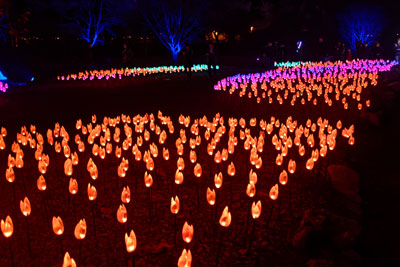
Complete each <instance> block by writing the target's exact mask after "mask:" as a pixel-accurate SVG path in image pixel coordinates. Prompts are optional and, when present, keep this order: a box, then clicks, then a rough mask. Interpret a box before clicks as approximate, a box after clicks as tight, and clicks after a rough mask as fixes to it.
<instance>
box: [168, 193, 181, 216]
mask: <svg viewBox="0 0 400 267" xmlns="http://www.w3.org/2000/svg"><path fill="white" fill-rule="evenodd" d="M179 208H180V204H179V198H178V196H175V199H174V198H173V197H171V208H170V209H171V213H172V214H178V212H179Z"/></svg>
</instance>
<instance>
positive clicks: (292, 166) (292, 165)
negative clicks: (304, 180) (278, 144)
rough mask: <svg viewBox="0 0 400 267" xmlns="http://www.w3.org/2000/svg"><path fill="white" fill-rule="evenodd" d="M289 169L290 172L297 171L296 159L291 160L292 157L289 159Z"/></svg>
mask: <svg viewBox="0 0 400 267" xmlns="http://www.w3.org/2000/svg"><path fill="white" fill-rule="evenodd" d="M288 171H289V173H294V172H295V171H296V161H294V160H291V159H290V160H289V163H288Z"/></svg>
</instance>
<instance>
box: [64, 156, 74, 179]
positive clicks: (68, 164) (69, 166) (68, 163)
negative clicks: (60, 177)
mask: <svg viewBox="0 0 400 267" xmlns="http://www.w3.org/2000/svg"><path fill="white" fill-rule="evenodd" d="M72 172H73V170H72V160H71V159H70V158H67V160H66V161H65V162H64V173H65V175H67V176H71V175H72Z"/></svg>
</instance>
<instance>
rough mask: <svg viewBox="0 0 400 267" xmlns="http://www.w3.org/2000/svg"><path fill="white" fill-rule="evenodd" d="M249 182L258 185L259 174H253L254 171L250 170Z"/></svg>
mask: <svg viewBox="0 0 400 267" xmlns="http://www.w3.org/2000/svg"><path fill="white" fill-rule="evenodd" d="M249 182H250V183H253V184H257V173H256V172H253V170H250V173H249Z"/></svg>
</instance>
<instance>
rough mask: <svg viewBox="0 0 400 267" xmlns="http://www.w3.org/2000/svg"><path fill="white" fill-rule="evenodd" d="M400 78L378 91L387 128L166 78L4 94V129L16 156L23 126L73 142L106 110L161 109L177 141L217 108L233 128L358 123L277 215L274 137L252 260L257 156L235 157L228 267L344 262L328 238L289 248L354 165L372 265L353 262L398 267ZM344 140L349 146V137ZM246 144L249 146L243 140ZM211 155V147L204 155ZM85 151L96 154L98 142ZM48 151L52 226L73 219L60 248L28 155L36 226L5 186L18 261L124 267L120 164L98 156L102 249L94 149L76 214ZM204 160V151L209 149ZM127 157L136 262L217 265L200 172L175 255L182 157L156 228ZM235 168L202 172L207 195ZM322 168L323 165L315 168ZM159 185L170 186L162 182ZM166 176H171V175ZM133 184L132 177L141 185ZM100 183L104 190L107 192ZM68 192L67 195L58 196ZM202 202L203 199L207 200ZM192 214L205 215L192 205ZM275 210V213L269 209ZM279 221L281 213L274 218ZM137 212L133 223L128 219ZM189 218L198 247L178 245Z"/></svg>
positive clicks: (0, 241) (0, 249) (159, 188)
mask: <svg viewBox="0 0 400 267" xmlns="http://www.w3.org/2000/svg"><path fill="white" fill-rule="evenodd" d="M242 72H243V71H242ZM399 76H400V75H399V73H398V72H393V73H390V74H382V76H381V77H380V80H379V84H378V86H377V87H376V88H374V89H373V90H374V91H373V97H372V99H371V102H372V103H373V104H372V107H371V110H372V111H373V114H377V117H378V119H379V125H375V124H374V123H371V120H370V119H367V116H361V117H360V116H359V115H358V114H353V113H350V111H347V113H346V112H344V111H338V112H332V110H325V111H324V112H323V114H319V113H317V112H319V110H318V108H319V107H318V106H317V108H314V107H302V108H299V107H295V108H292V107H288V106H283V107H282V106H279V105H255V102H254V99H250V100H247V99H246V100H238V99H236V98H233V99H232V98H230V97H229V96H227V95H225V93H221V92H215V91H213V90H212V86H213V84H214V82H212V81H210V80H209V79H208V78H207V77H206V76H205V75H196V76H195V77H194V78H193V79H192V80H187V79H186V78H185V77H175V78H168V77H162V76H159V77H157V78H154V77H153V78H152V77H147V78H140V79H135V80H130V79H123V80H121V81H117V80H110V81H94V82H76V81H70V82H56V81H54V82H47V83H42V84H31V85H29V86H27V87H20V88H11V89H10V90H9V91H8V92H7V93H6V94H2V95H0V126H6V127H7V130H8V131H9V135H8V136H7V138H6V143H7V145H8V148H9V147H10V145H11V143H12V141H13V140H14V139H15V138H14V137H15V133H16V131H19V129H20V127H21V126H22V125H26V126H29V125H30V124H35V125H36V126H37V128H38V131H39V132H41V133H42V134H43V135H45V133H46V131H47V129H48V128H53V127H54V123H55V122H60V124H62V125H64V126H66V129H67V130H68V131H69V132H70V136H71V137H73V136H75V133H76V131H75V130H73V129H74V125H75V121H76V120H77V119H78V118H82V119H83V121H84V123H89V121H90V117H91V115H92V114H96V115H97V118H98V120H100V119H102V117H103V116H104V115H105V116H111V117H114V116H117V115H120V114H121V113H125V114H131V115H134V114H137V113H140V114H144V113H146V112H147V113H150V112H153V113H154V114H157V111H158V110H161V111H162V112H163V113H164V114H165V115H169V116H171V117H172V119H173V120H174V126H175V136H174V139H173V140H175V139H176V137H177V132H178V131H177V130H178V124H177V117H178V115H179V114H181V113H182V114H184V115H191V116H192V117H202V116H203V115H207V117H208V118H209V119H210V118H211V117H212V116H213V115H215V113H216V112H220V113H221V114H222V115H223V116H224V118H225V120H226V121H227V118H228V117H231V116H236V117H237V118H240V117H241V116H243V117H244V118H246V119H249V118H251V117H257V118H259V119H261V118H266V119H269V117H270V116H271V115H274V116H277V117H278V118H281V119H286V117H287V116H289V115H292V116H293V117H294V119H297V120H299V121H300V122H302V123H303V124H304V123H305V121H306V119H307V118H309V117H310V118H312V119H313V120H316V118H318V117H319V116H323V117H327V118H329V119H331V120H332V121H336V120H337V118H340V119H342V121H343V122H344V126H346V127H348V126H349V125H350V124H352V123H354V124H355V133H356V144H355V145H354V146H353V147H349V146H348V145H347V144H346V143H344V142H339V143H338V144H337V149H335V151H334V153H332V154H331V157H330V158H328V159H324V160H322V162H320V161H319V162H318V164H317V165H316V169H317V171H318V172H316V173H315V174H312V175H311V174H307V173H306V171H305V170H304V166H303V165H302V166H303V170H301V167H300V165H298V173H297V174H296V176H295V177H293V180H289V184H288V188H285V189H287V190H282V192H280V195H279V200H278V201H277V203H275V204H274V205H276V206H279V208H277V207H275V209H273V208H272V203H271V201H270V200H268V199H267V198H268V197H267V196H268V191H269V189H270V187H271V185H273V184H275V181H276V180H273V179H276V177H277V175H278V174H279V172H277V170H276V169H275V168H273V164H274V163H273V162H274V160H275V156H276V154H274V153H268V151H269V150H268V149H272V146H271V145H270V139H266V147H268V146H269V148H268V149H266V151H265V152H264V153H263V168H262V169H261V170H260V171H259V172H258V174H259V180H260V183H259V184H257V197H256V198H255V199H254V200H258V199H261V200H262V201H263V211H262V215H261V218H260V219H259V220H258V221H257V223H256V226H255V228H254V229H255V230H254V233H256V234H255V236H256V238H254V241H253V244H252V248H251V249H250V251H249V253H247V254H243V249H244V248H246V241H247V239H248V235H247V234H245V233H244V229H243V228H244V225H245V223H246V222H245V221H246V220H245V218H246V214H247V205H248V203H247V197H246V196H245V195H244V191H243V190H245V186H246V184H247V181H248V180H247V173H248V172H247V167H246V164H245V163H244V162H246V161H245V160H247V156H245V158H244V159H243V157H244V156H243V153H245V152H244V151H243V148H241V150H238V151H237V152H235V156H234V159H233V160H234V162H235V165H236V167H237V177H242V178H243V179H241V180H237V181H236V183H233V196H232V198H233V200H234V201H233V203H234V204H233V206H231V205H230V210H231V211H233V212H232V217H233V218H232V225H231V226H230V227H229V228H228V231H226V233H225V234H224V239H223V246H222V254H221V255H222V256H221V258H220V262H221V264H222V265H229V266H244V265H246V266H301V265H305V264H306V263H307V262H309V263H310V261H309V259H327V260H328V261H327V263H326V264H323V265H322V266H324V265H328V263H329V264H330V263H335V264H336V265H342V264H341V262H342V261H341V256H340V252H337V251H335V248H332V245H331V244H329V242H328V244H327V243H326V240H324V238H323V237H321V240H320V241H318V242H313V243H312V244H311V245H307V246H305V248H302V249H299V248H294V247H293V246H292V244H291V243H292V238H293V235H294V233H295V232H296V230H297V228H298V226H299V224H300V221H301V219H302V217H303V214H304V212H305V210H309V209H311V210H320V209H328V208H329V207H330V206H331V205H334V203H331V202H330V201H331V200H332V198H331V195H332V192H331V188H330V186H329V184H328V183H327V182H326V180H325V179H324V176H325V170H326V167H327V165H328V163H331V164H333V163H340V164H345V165H348V166H349V167H351V168H353V169H354V170H356V171H357V172H358V173H359V174H360V194H361V198H362V220H361V222H362V229H361V235H360V236H359V238H357V240H356V241H355V244H353V245H352V250H354V251H355V252H356V253H358V254H359V255H360V256H361V259H362V261H361V262H358V261H355V262H351V261H350V263H349V262H346V264H348V265H360V264H361V265H366V266H395V265H398V264H399V262H400V258H399V256H398V250H399V244H398V240H399V237H400V230H399V229H400V228H399V227H398V225H399V224H400V216H399V215H398V210H399V205H400V201H399V200H398V197H397V196H398V191H399V189H400V188H399V187H400V182H399V179H398V178H399V171H398V166H397V165H398V162H397V161H398V158H397V157H396V156H395V155H397V150H398V149H399V148H400V147H399V142H398V141H397V138H398V132H399V130H400V129H399V127H400V126H399V125H400V124H399V119H398V118H399V115H400V109H399V107H400V94H399V88H400V86H399V82H398V81H399ZM354 113H357V112H354ZM201 133H203V131H201ZM252 134H253V135H255V134H257V135H258V132H257V131H255V132H252ZM71 139H72V138H71ZM338 139H343V138H342V137H341V136H339V137H338ZM171 140H172V138H171V139H170V140H169V141H170V142H171V143H169V148H170V153H171V152H172V151H175V148H174V143H172V142H174V141H171ZM71 141H73V140H71ZM202 141H204V140H202ZM70 143H72V142H70ZM203 145H204V144H203ZM240 146H241V147H243V146H242V143H240ZM71 148H72V151H74V150H75V145H74V146H72V145H71ZM203 149H205V148H204V147H203ZM25 150H26V151H25ZM86 150H87V151H88V146H87V147H86ZM27 151H29V152H27ZM47 151H51V152H46V148H45V153H46V154H47V153H50V167H49V169H48V172H47V174H46V175H45V177H46V179H47V182H48V187H49V188H57V189H55V190H56V191H54V192H53V193H52V192H51V191H49V192H48V194H47V196H46V198H47V201H48V209H49V215H48V216H49V217H50V218H51V217H52V216H53V215H60V216H61V217H62V219H63V220H64V225H65V227H66V229H65V233H64V235H63V241H62V243H61V242H60V240H59V239H57V238H56V236H55V235H54V234H53V233H49V230H48V225H46V220H45V219H44V218H46V216H47V215H46V214H45V213H44V209H43V206H41V205H43V203H45V202H44V201H43V200H42V197H44V196H42V194H41V192H38V191H37V189H36V179H37V177H38V176H39V175H38V172H37V171H36V170H37V165H36V162H35V161H34V160H33V152H32V151H31V150H30V149H24V152H25V158H24V159H25V167H24V168H23V169H22V170H16V193H17V201H18V202H19V199H22V198H23V197H24V194H25V193H24V191H26V190H27V192H28V197H29V199H30V201H31V203H32V215H31V216H30V217H29V218H22V215H21V213H20V212H19V208H18V207H17V208H18V209H15V208H14V207H13V205H14V203H16V201H14V200H13V196H12V193H11V192H12V186H11V185H10V184H9V183H8V182H7V181H6V180H5V179H0V193H1V194H0V203H1V204H0V218H5V216H6V215H7V214H11V217H12V219H13V221H14V227H15V232H14V235H13V237H12V238H11V245H12V250H13V254H14V257H15V262H16V265H17V266H20V265H31V266H53V265H57V266H59V265H60V264H61V262H62V258H63V253H62V252H61V251H66V250H68V251H69V252H70V254H71V256H72V257H73V258H75V259H76V260H77V263H78V266H85V265H86V266H98V265H119V266H122V265H124V264H125V263H126V259H125V258H126V253H124V249H125V248H124V241H123V231H124V227H122V226H121V225H119V224H118V222H117V221H116V215H115V214H116V210H117V208H118V205H119V204H120V192H121V189H122V184H121V182H117V181H116V179H115V178H116V176H117V175H116V167H117V165H118V164H119V161H116V160H115V159H113V161H112V162H111V159H110V158H109V159H108V160H109V161H108V162H109V164H110V166H111V164H113V165H112V166H113V167H112V168H108V164H107V163H104V164H103V163H101V162H100V161H99V159H98V158H96V159H95V162H96V164H97V166H98V167H99V174H100V175H99V177H100V178H99V180H98V181H96V182H97V184H96V187H97V189H98V193H99V197H98V201H97V207H96V209H97V217H96V220H97V221H96V225H97V241H98V244H99V245H98V247H95V245H94V243H95V241H94V233H93V227H92V223H91V222H92V214H91V209H90V205H89V203H88V202H85V203H86V205H80V204H81V201H87V196H86V188H85V186H86V183H87V181H89V177H88V174H87V172H86V170H85V169H86V167H85V165H86V162H87V159H88V157H89V155H88V153H86V152H85V156H81V155H80V166H82V167H81V168H80V169H79V170H78V174H77V175H78V176H81V177H80V178H79V177H78V179H82V181H85V182H80V184H79V185H80V188H79V193H78V196H77V198H76V199H74V200H73V204H74V205H76V207H75V210H74V212H73V213H71V211H70V210H69V209H68V207H67V206H68V205H67V203H68V202H67V201H68V200H67V192H68V191H67V185H68V181H67V179H66V178H65V175H64V173H63V170H62V166H63V165H61V164H63V157H62V156H61V155H56V154H55V153H54V150H50V147H47ZM239 151H242V152H239ZM271 151H272V150H271ZM128 152H129V153H128V154H126V155H131V152H130V150H129V151H128ZM203 152H204V153H203V154H205V150H204V151H203ZM7 153H9V152H4V151H3V152H2V151H0V157H1V161H0V173H5V161H6V160H5V157H6V155H8V154H7ZM187 153H188V149H187V148H186V147H185V155H186V154H187ZM240 153H242V154H240ZM171 154H174V153H171ZM199 154H200V153H198V156H199ZM246 155H247V154H246ZM328 155H329V153H328ZM186 156H187V155H186ZM129 160H130V163H131V166H130V169H129V171H128V174H127V178H125V180H127V181H128V182H127V183H128V184H129V185H130V187H131V191H132V195H133V203H131V204H132V205H131V206H130V207H129V208H128V224H129V227H128V229H129V230H130V229H132V228H133V229H134V231H135V233H136V236H137V239H138V250H137V251H136V252H135V254H136V263H137V265H138V266H140V265H145V264H146V265H151V266H159V265H161V266H174V265H175V264H176V262H177V260H178V257H179V255H180V253H181V251H182V249H183V248H184V247H186V248H188V247H190V248H191V250H192V254H193V265H194V266H199V265H205V266H213V265H214V264H215V257H216V245H214V244H215V242H214V238H215V237H217V239H218V232H216V233H215V234H214V232H212V231H213V227H210V225H211V226H212V225H213V224H210V223H208V221H209V220H211V217H210V216H211V213H210V212H211V211H210V208H209V207H208V204H207V203H206V202H205V201H204V199H205V198H204V199H203V202H201V203H200V207H199V208H197V207H196V206H197V204H196V198H195V195H196V192H195V191H196V189H195V186H196V183H195V180H194V179H193V178H189V177H190V174H191V172H192V167H193V166H192V164H187V168H186V169H185V172H184V175H185V179H187V180H185V181H187V184H185V183H184V186H183V189H182V190H183V192H178V194H182V195H183V196H182V198H181V196H180V199H181V207H182V210H181V211H180V213H179V215H178V229H177V232H178V235H177V236H178V239H177V240H178V242H177V247H176V248H174V246H173V244H174V242H173V237H172V229H173V217H172V215H171V214H170V212H169V203H170V202H169V201H170V197H171V196H173V195H175V190H176V188H175V187H174V186H172V184H171V179H172V178H171V177H173V175H174V173H175V168H176V166H175V162H176V158H174V157H171V160H170V165H165V168H163V170H159V173H158V174H159V176H160V181H157V179H155V182H154V185H153V188H152V190H153V212H154V213H153V219H152V223H151V224H150V223H149V219H148V217H149V216H148V211H147V192H146V191H145V188H144V186H143V174H142V173H143V172H144V170H143V166H139V165H138V164H137V163H136V162H132V161H133V159H132V158H131V157H130V158H129ZM207 160H208V156H207V157H206V156H205V155H203V156H199V161H200V162H207ZM228 163H229V161H228ZM205 164H206V163H205ZM156 165H157V162H156ZM206 165H207V164H206ZM226 165H227V164H225V165H223V167H219V168H220V169H216V168H215V167H213V169H208V168H206V167H203V177H206V178H205V182H204V183H202V184H201V185H200V186H201V187H202V188H203V189H204V190H203V191H204V192H205V189H206V187H207V186H211V183H210V182H209V181H207V179H209V176H210V175H209V173H210V171H212V172H211V173H215V172H216V171H218V170H221V171H222V170H226ZM318 165H320V166H319V167H318V168H317V166H318ZM114 167H115V168H114ZM136 171H137V172H139V174H137V172H136ZM22 177H24V178H22ZM161 177H163V178H162V179H161ZM167 177H168V179H169V180H166V179H165V178H167ZM186 177H188V178H186ZM207 177H208V178H207ZM21 178H22V179H21ZM102 178H103V179H102ZM129 178H131V179H129ZM132 178H134V179H133V180H132ZM136 178H137V180H138V181H139V182H138V184H137V191H134V190H133V188H135V183H133V181H134V180H135V179H136ZM224 178H225V179H226V180H225V181H227V182H226V183H225V181H224V185H223V191H222V192H223V193H221V194H218V192H217V205H218V206H217V210H218V213H217V216H218V217H219V216H220V214H221V212H222V209H223V207H224V206H225V205H228V204H229V200H228V198H227V197H224V199H219V198H218V197H219V196H222V195H227V194H228V192H229V185H230V183H229V178H227V176H226V175H224ZM289 179H290V177H289ZM21 180H23V181H24V183H22V182H21ZM102 180H103V181H104V180H105V181H106V182H104V184H103V182H102ZM125 180H124V183H125ZM168 181H169V182H168ZM172 181H173V180H172ZM291 181H292V182H293V183H291ZM27 183H30V185H31V186H30V187H29V186H28V189H24V187H25V186H26V185H25V184H27ZM28 185H29V184H28ZM224 186H225V187H224ZM61 187H63V189H62V190H61V191H60V189H59V188H61ZM165 188H168V192H166V191H165ZM57 190H58V191H57ZM193 190H194V191H193ZM224 190H225V191H224ZM29 192H30V193H29ZM201 194H202V195H205V193H204V194H203V193H201ZM104 196H107V197H106V198H105V197H104ZM289 198H290V199H291V200H290V201H289V200H288V199H289ZM219 201H221V203H220V202H219ZM186 203H188V205H186ZM189 203H190V205H189ZM278 203H279V204H278ZM289 203H291V204H289ZM188 206H189V207H191V206H193V207H195V208H194V209H193V208H188ZM271 210H272V211H273V212H272V213H270V211H271ZM278 213H279V214H278ZM270 214H272V215H271V216H270ZM131 215H132V217H130V216H131ZM82 217H85V218H86V220H87V223H88V234H87V237H86V239H85V240H83V242H82V243H83V245H82V252H81V253H82V254H81V258H80V257H79V254H80V253H79V246H80V243H79V242H78V241H77V240H75V238H74V237H73V234H72V233H73V228H74V227H75V224H76V222H77V221H78V219H79V218H82ZM185 220H188V221H189V223H193V224H194V229H195V234H194V239H193V241H192V244H191V245H190V246H187V245H184V244H183V241H182V239H181V237H180V236H181V235H180V233H181V227H182V225H183V223H184V221H185ZM26 223H28V224H30V226H29V229H30V230H29V231H30V240H31V241H30V242H31V247H32V254H33V255H34V256H32V258H30V256H29V253H28V252H27V245H26V244H27V242H26V240H27V239H26V228H25V227H24V226H25V225H26ZM251 227H252V225H251V224H250V227H249V231H250V229H252V228H251ZM213 237H214V238H213ZM328 239H329V238H328ZM171 245H172V246H171ZM321 247H322V248H321ZM326 251H328V252H326ZM332 251H333V252H332ZM0 265H1V266H7V265H10V254H9V249H8V242H7V240H5V238H3V237H2V238H0Z"/></svg>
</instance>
